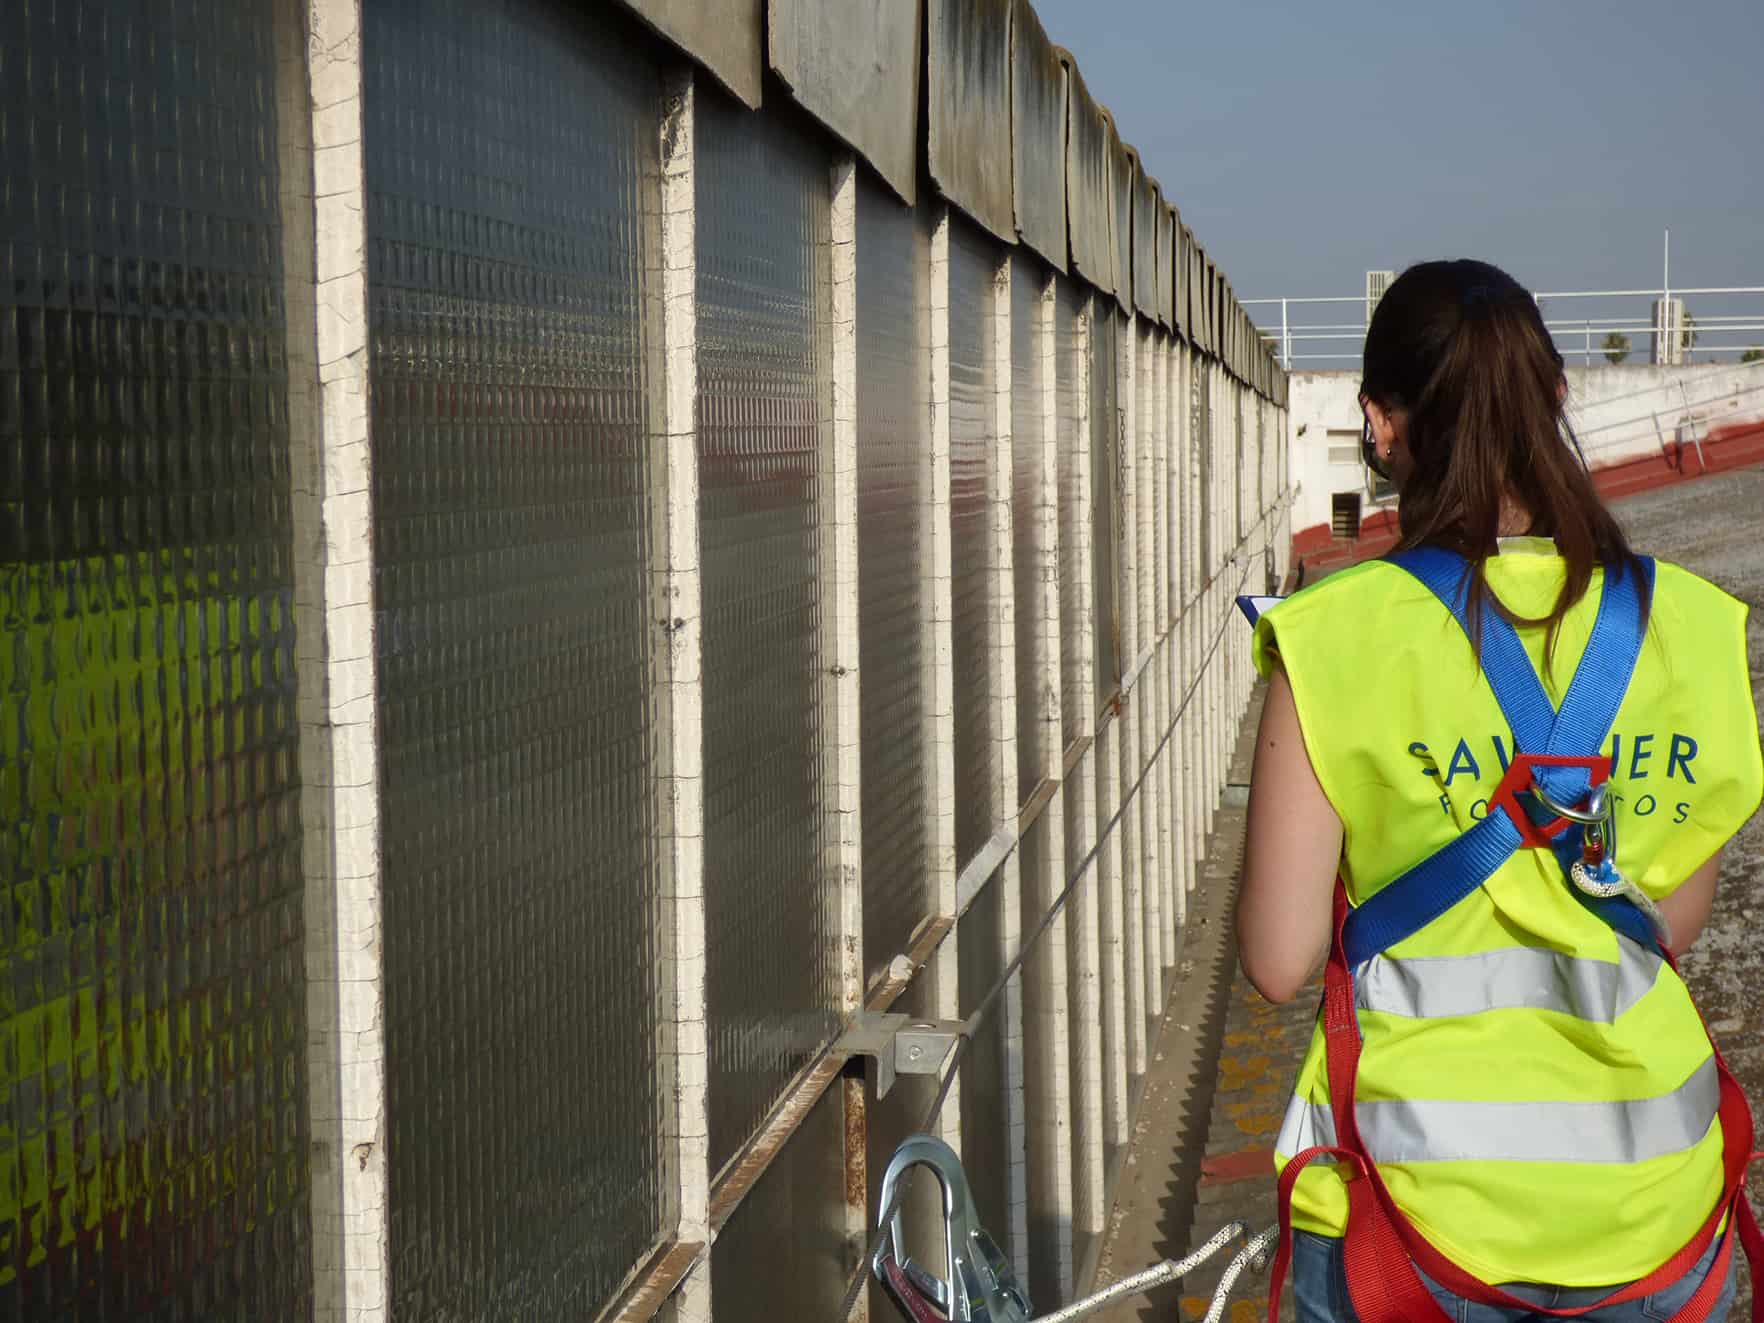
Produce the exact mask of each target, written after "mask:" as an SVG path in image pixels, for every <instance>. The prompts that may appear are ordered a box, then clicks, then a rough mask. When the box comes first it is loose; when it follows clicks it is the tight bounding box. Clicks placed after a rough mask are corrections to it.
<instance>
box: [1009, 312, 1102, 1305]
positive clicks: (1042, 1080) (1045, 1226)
mask: <svg viewBox="0 0 1764 1323" xmlns="http://www.w3.org/2000/svg"><path fill="white" fill-rule="evenodd" d="M1057 306H1058V289H1057V287H1056V285H1055V283H1054V280H1053V279H1052V278H1051V277H1049V278H1048V280H1047V282H1046V284H1045V285H1043V287H1042V291H1041V298H1040V300H1039V301H1038V302H1037V304H1036V308H1035V319H1034V325H1033V329H1032V331H1031V335H1032V336H1033V345H1032V352H1033V354H1034V356H1035V358H1036V361H1037V368H1038V371H1039V373H1040V378H1039V380H1040V386H1041V389H1040V391H1039V392H1038V393H1037V397H1036V401H1035V404H1034V406H1033V407H1034V408H1035V409H1036V410H1037V412H1038V414H1039V419H1040V424H1041V427H1040V438H1041V442H1040V446H1039V448H1038V450H1037V453H1036V455H1035V457H1034V463H1035V481H1034V488H1033V495H1032V497H1031V499H1030V502H1029V504H1028V506H1027V507H1025V508H1018V509H1016V510H1015V513H1014V518H1016V519H1026V520H1029V521H1031V522H1032V525H1033V529H1034V551H1033V554H1034V557H1035V561H1034V575H1033V583H1034V590H1033V593H1032V595H1031V598H1030V600H1029V601H1028V602H1027V603H1025V604H1023V605H1025V606H1026V608H1027V609H1028V611H1029V612H1030V621H1031V628H1032V630H1033V634H1032V638H1033V642H1034V661H1035V663H1036V677H1035V685H1036V688H1037V690H1038V691H1039V692H1040V693H1041V694H1042V695H1044V702H1043V705H1042V714H1041V715H1042V719H1041V721H1039V722H1038V723H1037V724H1036V725H1035V726H1034V728H1033V729H1032V731H1031V736H1032V739H1033V741H1034V742H1033V744H1032V746H1031V748H1030V750H1029V754H1030V767H1031V769H1032V775H1033V776H1034V777H1035V778H1036V780H1037V782H1038V783H1039V784H1040V785H1042V786H1046V785H1047V784H1048V783H1050V782H1051V783H1054V789H1053V792H1052V794H1051V796H1050V797H1049V798H1048V800H1047V802H1046V806H1045V807H1044V808H1043V809H1042V811H1041V816H1040V817H1039V818H1038V819H1037V820H1036V821H1035V823H1034V825H1033V826H1031V828H1030V831H1031V832H1032V833H1035V834H1037V837H1038V839H1037V844H1038V845H1039V849H1038V850H1036V851H1034V852H1033V858H1034V860H1035V862H1036V867H1035V868H1034V869H1033V870H1032V871H1031V870H1029V869H1028V867H1027V860H1026V862H1025V872H1024V880H1025V886H1024V893H1023V894H1024V896H1025V899H1026V903H1025V908H1024V913H1023V931H1024V940H1025V941H1027V940H1029V938H1030V934H1032V933H1033V931H1034V929H1035V928H1036V927H1037V926H1039V925H1040V923H1041V922H1042V919H1043V917H1044V916H1045V915H1046V914H1047V912H1048V910H1049V909H1050V908H1051V907H1052V905H1053V902H1054V899H1055V898H1056V897H1057V896H1058V895H1059V894H1060V892H1061V890H1062V889H1063V888H1064V887H1065V883H1066V868H1065V861H1066V830H1065V817H1066V814H1065V796H1064V795H1063V794H1062V793H1061V791H1060V789H1059V788H1058V784H1057V783H1058V782H1059V781H1060V780H1061V779H1062V777H1063V775H1064V767H1063V765H1062V762H1061V758H1060V752H1061V749H1060V731H1061V729H1062V726H1063V721H1064V713H1063V710H1062V706H1061V703H1062V695H1061V684H1060V664H1061V640H1060V566H1061V560H1060V552H1061V548H1060V511H1059V473H1060V471H1059V390H1058V371H1059V364H1058V356H1057V349H1056V331H1055V328H1054V318H1055V312H1056V309H1057ZM1014 422H1015V419H1014V418H1013V424H1014ZM1024 430H1025V429H1022V428H1018V427H1015V426H1013V429H1012V440H1011V444H1012V450H1013V453H1016V450H1017V447H1019V446H1021V445H1023V444H1024V440H1023V433H1024ZM1019 697H1021V695H1019ZM1018 790H1019V798H1020V799H1021V798H1022V797H1024V796H1026V795H1028V794H1032V793H1034V790H1035V787H1033V786H1019V787H1018ZM1077 902H1078V895H1077V894H1074V895H1073V897H1072V898H1071V899H1070V900H1069V901H1068V903H1067V905H1066V906H1065V907H1063V908H1062V909H1061V910H1060V911H1059V913H1058V914H1056V915H1054V917H1053V919H1052V921H1051V922H1050V923H1049V924H1048V927H1047V931H1046V932H1045V933H1043V934H1042V935H1041V938H1040V941H1039V944H1038V949H1037V951H1036V953H1035V955H1034V956H1033V957H1032V959H1031V961H1030V962H1029V964H1028V965H1026V966H1025V970H1026V973H1027V978H1026V979H1025V987H1024V1035H1025V1039H1026V1047H1028V1048H1031V1049H1032V1050H1033V1056H1032V1058H1030V1069H1029V1071H1028V1072H1027V1080H1026V1086H1027V1094H1028V1096H1027V1099H1026V1101H1027V1102H1028V1103H1029V1104H1031V1106H1030V1108H1029V1117H1030V1129H1029V1131H1028V1135H1027V1150H1028V1161H1029V1199H1030V1204H1029V1219H1030V1231H1031V1236H1032V1238H1033V1243H1035V1244H1041V1245H1045V1244H1049V1243H1051V1246H1052V1251H1053V1253H1052V1261H1051V1262H1044V1263H1043V1264H1042V1266H1041V1271H1040V1272H1039V1273H1038V1274H1033V1275H1032V1277H1031V1289H1032V1291H1033V1290H1035V1289H1036V1287H1035V1285H1034V1282H1035V1279H1036V1278H1040V1279H1043V1280H1046V1279H1051V1280H1052V1283H1053V1288H1054V1291H1055V1293H1056V1295H1057V1298H1059V1299H1062V1300H1063V1299H1067V1298H1069V1297H1070V1296H1071V1294H1072V1292H1073V1237H1072V1231H1073V1224H1074V1193H1075V1192H1074V1171H1073V1136H1074V1129H1075V1125H1074V1119H1075V1118H1074V1115H1073V1113H1074V1107H1075V1103H1076V1090H1075V1087H1074V1082H1073V1076H1072V1058H1073V1053H1072V1041H1071V1023H1072V1021H1071V1008H1072V996H1073V993H1074V990H1075V985H1074V983H1073V981H1072V979H1071V977H1070V971H1071V953H1070V951H1069V948H1068V942H1067V931H1068V927H1069V924H1070V921H1071V920H1070V917H1069V916H1071V915H1073V914H1074V913H1075V910H1076V905H1077ZM1085 1029H1086V1031H1088V1032H1090V1033H1092V1034H1094V1032H1095V1021H1094V1020H1093V1021H1090V1022H1088V1024H1087V1025H1086V1026H1085Z"/></svg>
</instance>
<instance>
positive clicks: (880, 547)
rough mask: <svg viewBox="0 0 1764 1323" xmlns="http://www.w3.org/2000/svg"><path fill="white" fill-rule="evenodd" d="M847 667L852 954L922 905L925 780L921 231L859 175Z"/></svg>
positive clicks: (896, 948) (874, 950)
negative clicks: (852, 667)
mask: <svg viewBox="0 0 1764 1323" xmlns="http://www.w3.org/2000/svg"><path fill="white" fill-rule="evenodd" d="M857 240H858V247H857V250H858V271H857V421H858V453H857V496H858V675H859V676H860V677H861V679H862V684H861V685H860V687H859V692H860V694H861V704H862V710H861V714H860V718H859V724H860V734H861V743H862V750H863V838H864V964H865V967H866V968H865V972H866V974H873V973H875V972H876V971H877V970H879V969H882V968H883V967H885V966H886V965H887V964H888V962H889V961H890V960H891V959H893V958H894V956H896V955H898V954H899V953H901V952H902V951H904V950H906V948H907V944H908V942H909V941H910V940H911V937H912V932H913V929H914V927H915V926H916V925H917V924H918V923H919V921H920V920H921V919H923V918H924V917H925V916H926V915H927V914H929V913H930V911H931V896H930V892H929V888H928V886H927V877H928V872H927V863H928V856H927V853H926V850H927V845H926V830H925V816H926V807H927V806H926V786H925V679H924V672H925V655H924V639H925V625H924V622H925V618H926V610H925V572H924V561H925V551H924V545H923V543H924V536H925V501H926V497H927V495H928V488H929V485H930V483H929V478H930V473H929V470H930V462H931V435H930V430H931V419H930V396H931V299H930V288H931V268H930V262H931V241H930V232H929V229H928V228H927V225H926V223H925V221H924V218H923V216H922V215H915V213H914V212H913V211H912V210H911V209H910V208H907V207H903V206H902V205H901V204H900V203H899V202H898V201H896V200H895V197H894V195H893V194H892V193H890V192H888V191H887V190H886V189H885V188H883V187H882V186H881V185H880V184H877V183H875V182H873V181H872V180H871V179H870V178H869V176H868V175H862V174H861V172H860V183H859V187H858V203H857Z"/></svg>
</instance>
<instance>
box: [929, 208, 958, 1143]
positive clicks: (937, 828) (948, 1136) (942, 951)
mask: <svg viewBox="0 0 1764 1323" xmlns="http://www.w3.org/2000/svg"><path fill="white" fill-rule="evenodd" d="M949 226H950V219H949V208H948V207H945V206H941V205H940V206H939V207H938V209H937V215H936V220H935V221H934V222H933V225H932V230H931V456H930V460H931V481H930V483H929V486H928V491H929V508H928V509H927V510H926V511H925V519H924V523H923V527H924V529H925V534H924V536H925V538H926V540H927V547H926V553H927V554H926V556H925V566H926V570H925V573H926V587H927V589H928V591H927V592H926V594H925V599H926V609H927V612H928V613H929V616H930V620H929V634H930V645H929V646H928V647H927V648H926V649H925V666H926V671H927V674H926V677H925V720H926V724H927V730H926V732H925V771H926V776H925V782H926V808H925V811H926V824H927V831H926V838H927V843H928V844H927V848H928V850H929V853H930V856H931V858H930V863H929V868H930V879H931V886H930V892H931V896H932V901H933V904H934V906H935V913H936V914H937V916H938V917H940V918H946V919H948V920H949V921H950V930H949V935H948V936H947V937H945V938H944V939H943V941H942V943H941V944H939V946H938V948H937V952H936V954H935V955H934V956H933V957H932V960H931V964H930V967H929V969H928V970H927V973H929V974H930V975H931V978H932V1000H933V1001H934V1003H935V1005H936V1008H937V1014H938V1016H939V1017H940V1018H944V1019H955V1018H957V1017H958V1016H959V1015H960V1006H961V989H960V979H959V968H960V967H959V966H958V964H957V963H956V949H957V947H956V944H957V942H958V941H959V940H960V933H959V932H958V931H957V925H956V923H955V918H956V845H955V661H954V658H955V645H954V642H953V639H952V621H953V612H954V607H953V605H952V589H953V585H952V570H951V550H950V530H949ZM961 1089H962V1082H961V1079H960V1077H958V1078H957V1079H956V1081H955V1083H954V1084H952V1085H951V1086H950V1090H949V1094H948V1096H947V1098H946V1099H945V1101H944V1105H943V1110H942V1112H941V1113H940V1114H939V1116H938V1119H937V1128H936V1133H937V1135H938V1136H939V1137H940V1138H941V1139H943V1140H944V1141H945V1142H947V1143H948V1144H949V1145H950V1147H952V1148H954V1149H955V1150H956V1151H957V1152H958V1153H959V1152H960V1151H961V1146H962V1108H961Z"/></svg>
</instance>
